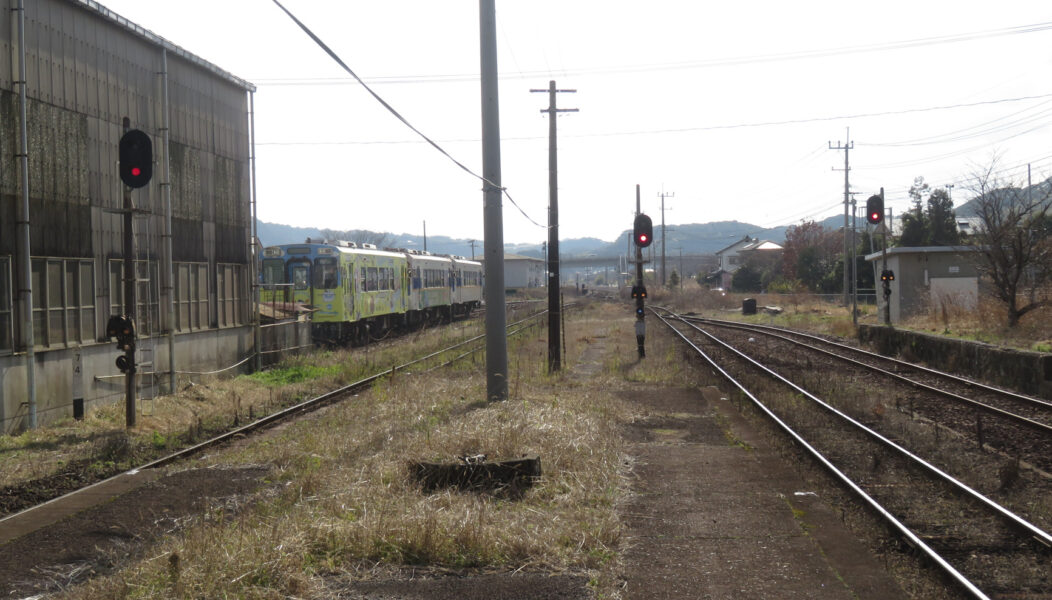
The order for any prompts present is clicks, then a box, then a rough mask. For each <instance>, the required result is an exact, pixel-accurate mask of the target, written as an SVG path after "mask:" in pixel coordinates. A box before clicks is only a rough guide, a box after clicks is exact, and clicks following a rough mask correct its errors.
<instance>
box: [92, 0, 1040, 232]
mask: <svg viewBox="0 0 1052 600" xmlns="http://www.w3.org/2000/svg"><path fill="white" fill-rule="evenodd" d="M102 2H103V4H104V5H105V6H107V7H108V8H110V9H111V10H113V11H114V12H116V13H118V14H120V15H122V16H125V17H127V18H128V19H130V20H132V21H133V22H135V23H137V24H139V25H142V26H143V27H145V28H147V29H149V30H151V31H153V32H154V33H156V34H158V35H160V36H162V37H164V38H166V39H168V40H170V41H172V42H173V43H175V44H177V45H179V46H181V47H183V48H185V49H186V50H188V51H190V52H193V53H195V54H197V55H199V56H201V57H202V58H204V59H206V60H208V61H210V62H212V63H214V64H216V65H218V66H219V67H221V68H223V69H225V70H227V71H230V72H231V73H233V74H235V75H237V76H238V77H241V78H243V79H246V80H248V81H251V82H253V83H254V84H256V85H257V86H258V90H257V92H256V95H255V109H256V138H257V148H256V152H257V173H258V174H257V179H258V186H259V189H258V194H257V198H258V202H259V205H258V213H259V218H260V219H261V220H263V221H268V222H274V223H283V224H288V225H295V226H305V227H322V228H332V229H341V230H342V229H370V230H374V231H388V232H391V233H395V234H401V233H414V234H419V233H421V232H422V230H423V223H424V222H425V221H426V222H427V232H428V235H429V236H430V235H447V236H452V237H458V238H472V239H481V238H482V231H483V214H482V206H483V196H482V191H481V185H480V182H479V181H478V180H477V179H475V178H474V177H472V176H471V175H469V174H467V173H465V172H464V171H462V170H461V169H460V168H458V167H457V166H456V165H454V164H453V163H452V162H451V161H450V160H449V159H448V158H446V157H444V156H442V155H441V154H440V153H438V152H437V151H436V150H435V149H434V148H432V147H430V146H429V145H427V144H426V143H424V142H422V141H421V140H420V138H418V137H417V136H416V135H415V134H413V133H412V132H411V131H410V130H409V129H407V128H406V127H405V126H404V125H403V124H402V123H400V122H399V121H398V120H396V119H395V118H394V117H393V116H391V115H390V114H389V113H388V112H387V111H386V109H384V108H383V107H382V106H381V105H380V104H379V103H378V102H377V101H376V100H375V99H373V98H372V97H371V96H369V94H368V93H367V92H366V91H365V90H364V89H363V88H362V87H361V86H360V85H357V84H353V83H351V80H350V78H349V76H348V75H347V74H346V73H345V72H343V70H342V69H341V68H340V67H339V66H338V65H337V64H336V63H335V62H334V61H333V60H332V59H331V58H329V56H328V55H326V54H325V53H324V52H323V51H322V50H321V49H320V48H319V47H318V46H317V45H316V44H315V43H314V42H313V41H311V40H310V39H309V38H308V37H307V36H306V35H305V34H304V33H303V32H302V31H301V30H300V29H299V27H297V26H296V25H295V23H293V22H292V21H291V20H290V19H289V18H288V16H286V15H285V13H283V12H282V11H281V10H280V9H279V8H278V6H277V5H275V4H274V3H273V2H272V1H271V0H207V1H205V0H179V1H178V2H176V1H172V0H108V1H107V0H102ZM282 3H283V4H284V5H285V7H286V8H288V9H289V10H290V11H292V12H293V13H294V14H296V15H297V17H298V18H300V20H302V21H303V22H304V23H305V24H306V25H307V26H308V27H310V28H311V29H313V30H314V32H315V33H316V34H317V35H318V36H319V37H321V38H322V39H323V40H324V41H325V42H326V43H327V44H328V45H329V46H330V47H331V48H332V49H333V50H334V51H335V52H336V53H338V54H339V55H340V57H341V58H342V59H343V60H344V62H346V63H347V64H348V65H349V66H350V67H351V68H352V69H353V70H355V72H356V73H357V74H358V75H359V76H361V77H362V78H363V79H365V80H366V82H367V83H369V84H370V85H371V86H372V87H373V89H374V91H376V92H377V93H378V94H379V95H381V96H383V97H384V99H385V100H387V101H388V102H389V103H390V104H391V105H392V106H394V107H395V108H396V109H397V110H398V111H399V112H401V114H402V115H403V116H404V117H405V118H406V119H407V120H408V121H409V122H411V123H412V124H413V125H414V126H415V127H417V128H418V129H420V130H421V131H423V132H424V133H425V134H426V135H428V136H429V137H431V138H432V139H434V140H436V141H437V142H438V143H439V144H441V145H442V147H443V148H444V149H446V150H447V151H448V152H449V153H450V154H451V155H453V157H454V158H456V159H457V160H459V161H460V162H462V163H464V164H465V165H466V166H467V167H469V168H470V169H472V170H473V171H475V172H476V173H481V170H482V158H481V157H482V149H481V142H480V136H481V115H480V90H479V80H478V72H479V35H478V30H479V24H478V4H477V2H474V1H468V0H406V1H400V0H384V1H376V0H372V1H369V2H361V1H355V0H282ZM496 7H497V40H498V66H499V71H500V76H501V82H500V116H501V122H500V127H501V137H502V140H503V141H502V147H501V153H502V160H501V163H502V171H503V184H504V186H505V187H507V189H508V191H509V193H510V194H511V196H512V198H513V199H514V200H515V202H516V203H517V204H518V205H519V206H520V207H521V209H522V211H523V212H525V213H526V215H527V216H528V218H527V216H524V215H523V214H522V213H521V212H520V211H519V210H518V209H516V207H515V206H513V205H512V204H511V203H510V202H508V201H507V200H505V202H504V236H505V241H506V242H534V243H539V242H541V241H543V240H545V239H546V237H547V233H546V231H545V229H544V228H543V227H541V226H539V225H536V224H534V223H533V222H531V219H532V221H536V223H539V224H541V225H544V224H546V223H547V207H548V137H547V136H548V121H547V118H548V117H547V116H546V115H544V114H542V113H541V112H540V110H541V109H543V108H546V107H547V103H548V98H547V94H534V93H530V89H531V88H547V87H548V81H549V80H555V81H556V83H557V85H558V87H559V88H562V89H576V90H577V92H576V93H573V94H569V93H567V94H560V95H559V98H558V103H559V106H560V107H562V108H577V109H579V110H580V112H577V113H566V114H563V115H561V116H559V117H558V119H559V121H558V129H559V213H560V237H561V238H563V239H567V238H577V237H586V236H588V237H598V238H602V239H605V240H613V239H614V238H615V237H616V236H617V235H618V234H619V233H620V232H622V231H624V230H626V229H629V228H630V227H631V223H632V213H633V211H634V208H635V186H636V184H639V185H640V186H641V195H642V203H643V210H644V212H647V213H649V214H650V215H651V216H652V217H653V218H654V222H655V224H659V223H660V222H661V214H660V213H661V210H660V208H661V199H660V198H659V194H660V193H661V192H662V190H664V191H665V192H666V193H667V194H669V195H670V196H669V197H667V198H666V199H665V209H666V213H665V221H666V223H668V224H669V225H673V226H674V225H675V224H679V223H706V222H712V221H723V220H737V221H743V222H748V223H752V224H755V225H757V226H762V227H771V226H777V225H786V224H793V223H799V222H800V221H801V220H805V219H820V218H824V217H826V216H829V215H833V214H843V199H844V173H843V171H842V169H843V167H844V152H843V151H838V150H833V149H830V148H829V145H830V142H831V143H832V145H833V146H838V145H843V144H844V143H846V142H847V141H848V139H849V138H848V133H847V129H848V128H850V140H851V141H852V142H854V148H853V149H852V150H851V151H850V163H851V171H850V177H851V190H852V191H853V192H857V196H856V200H857V201H858V202H859V204H860V206H863V207H864V205H865V199H866V198H867V197H868V196H869V195H871V194H873V193H875V192H876V191H877V190H878V189H879V188H880V187H881V186H883V187H884V188H885V189H886V195H887V198H888V205H889V206H890V207H891V208H892V209H893V210H894V211H895V213H896V214H899V213H900V212H901V211H903V210H904V209H906V208H908V207H909V198H908V196H907V193H906V192H907V190H908V189H909V187H910V185H911V184H912V182H913V179H914V177H917V176H923V177H924V178H925V180H926V181H927V182H929V183H930V184H931V185H933V186H943V185H949V184H953V185H954V187H953V188H952V196H953V199H954V201H955V202H956V204H958V205H959V204H962V203H963V202H964V201H966V200H967V199H968V198H969V197H970V196H969V194H968V191H967V189H966V188H967V184H968V179H969V174H970V173H971V172H974V171H975V170H976V169H977V168H985V167H987V166H989V164H990V163H991V161H992V160H993V159H994V157H995V156H997V157H999V163H998V168H999V170H1000V175H1001V176H1002V177H1003V178H1005V179H1009V180H1013V181H1017V182H1018V181H1022V182H1024V183H1025V180H1026V165H1027V163H1032V165H1033V174H1034V180H1035V181H1036V180H1038V179H1044V178H1045V177H1048V176H1049V175H1050V174H1052V127H1050V120H1052V3H1050V2H1048V0H1032V1H1014V0H1003V1H1000V2H989V1H982V2H979V1H975V0H963V1H962V0H953V1H932V0H924V1H918V0H911V1H908V2H902V1H898V0H891V1H884V2H845V1H843V0H841V1H838V2H810V1H803V0H798V1H795V2H786V1H784V0H754V1H752V2H702V1H698V0H677V1H671V0H669V1H662V0H653V1H649V2H641V1H639V0H634V1H620V0H601V1H600V0H587V1H586V0H579V1H577V0H530V1H525V0H497V2H496ZM672 194H674V195H672ZM860 210H862V209H860Z"/></svg>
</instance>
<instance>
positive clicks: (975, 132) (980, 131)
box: [858, 99, 1052, 148]
mask: <svg viewBox="0 0 1052 600" xmlns="http://www.w3.org/2000/svg"><path fill="white" fill-rule="evenodd" d="M1049 103H1052V99H1048V100H1043V101H1041V102H1038V103H1037V104H1034V105H1032V106H1028V107H1026V108H1023V109H1021V110H1018V111H1016V112H1013V113H1009V114H1007V115H1003V116H1000V117H997V118H996V119H991V120H989V121H984V122H982V123H976V124H975V125H971V126H969V127H965V128H963V129H958V130H955V131H950V132H946V133H940V134H938V135H932V136H926V137H920V138H913V139H909V140H903V141H900V142H858V145H860V146H873V147H890V148H897V147H903V146H924V145H929V144H944V143H949V142H957V141H962V140H966V139H971V138H973V137H978V136H981V135H989V134H991V133H997V132H999V131H1004V130H1007V129H1010V128H1011V127H1014V126H1016V125H1023V124H1028V123H1031V122H1033V121H1035V120H1037V119H1039V118H1043V117H1046V116H1048V115H1049V114H1052V109H1049V108H1046V109H1045V110H1042V111H1041V112H1039V113H1036V114H1033V115H1030V116H1027V117H1021V118H1019V119H1016V120H1015V121H1011V122H1008V123H1001V124H999V125H995V124H997V123H999V122H1001V121H1005V120H1006V119H1010V118H1012V117H1017V116H1019V115H1022V114H1023V113H1026V112H1028V111H1031V110H1034V109H1037V108H1039V107H1041V106H1045V105H1047V104H1049ZM969 132H971V133H969Z"/></svg>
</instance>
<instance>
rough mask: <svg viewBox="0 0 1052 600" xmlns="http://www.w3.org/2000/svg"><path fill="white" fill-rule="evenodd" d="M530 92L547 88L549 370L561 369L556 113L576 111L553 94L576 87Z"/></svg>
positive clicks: (553, 87) (568, 91)
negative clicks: (560, 105) (560, 103)
mask: <svg viewBox="0 0 1052 600" xmlns="http://www.w3.org/2000/svg"><path fill="white" fill-rule="evenodd" d="M530 92H531V93H543V92H548V108H542V109H541V112H542V113H548V372H549V373H554V372H556V371H559V370H560V369H562V358H561V356H560V352H559V321H560V319H561V314H560V313H561V312H562V311H561V309H560V307H559V160H558V155H557V151H556V147H557V146H556V143H555V142H556V127H555V117H556V116H558V114H559V113H561V112H577V109H576V108H556V107H555V94H557V93H567V94H573V93H576V92H577V90H560V89H556V88H555V81H554V80H552V81H549V82H548V89H546V90H530Z"/></svg>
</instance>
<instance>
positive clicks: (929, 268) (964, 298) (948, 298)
mask: <svg viewBox="0 0 1052 600" xmlns="http://www.w3.org/2000/svg"><path fill="white" fill-rule="evenodd" d="M883 256H884V255H883V253H881V252H875V253H873V254H869V255H867V256H866V260H867V261H870V262H871V263H872V264H873V269H874V273H875V275H876V280H877V304H878V308H879V309H880V310H883V309H884V295H883V294H882V293H881V282H880V272H881V271H882V270H883ZM887 259H888V266H887V268H888V270H890V271H893V272H894V273H895V280H894V281H893V282H892V283H891V298H890V301H889V303H890V305H891V322H892V323H899V322H901V321H902V320H904V319H906V318H908V317H911V316H913V315H918V314H923V313H924V312H925V311H928V310H931V309H933V308H934V309H936V310H942V309H943V308H950V307H954V308H961V309H974V308H976V307H977V306H978V302H979V272H978V270H977V269H976V267H975V262H976V260H978V256H977V252H976V250H975V249H974V248H971V247H968V246H916V247H901V248H889V249H888V254H887Z"/></svg>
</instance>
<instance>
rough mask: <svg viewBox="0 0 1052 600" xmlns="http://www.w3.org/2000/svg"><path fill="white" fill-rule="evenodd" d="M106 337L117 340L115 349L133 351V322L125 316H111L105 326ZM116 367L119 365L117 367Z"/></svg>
mask: <svg viewBox="0 0 1052 600" xmlns="http://www.w3.org/2000/svg"><path fill="white" fill-rule="evenodd" d="M106 337H111V338H117V349H118V350H123V351H125V352H128V351H129V350H134V349H135V322H134V321H132V320H131V318H130V317H128V316H126V315H113V316H112V317H110V320H109V322H108V323H107V324H106ZM117 366H118V367H119V366H120V364H118V365H117Z"/></svg>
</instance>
